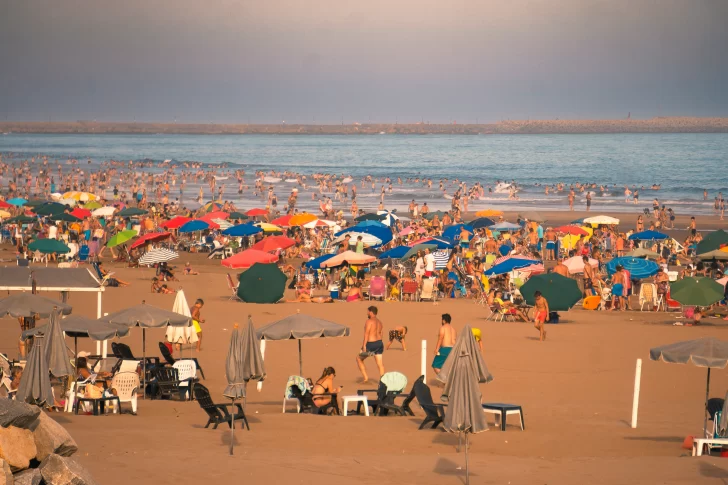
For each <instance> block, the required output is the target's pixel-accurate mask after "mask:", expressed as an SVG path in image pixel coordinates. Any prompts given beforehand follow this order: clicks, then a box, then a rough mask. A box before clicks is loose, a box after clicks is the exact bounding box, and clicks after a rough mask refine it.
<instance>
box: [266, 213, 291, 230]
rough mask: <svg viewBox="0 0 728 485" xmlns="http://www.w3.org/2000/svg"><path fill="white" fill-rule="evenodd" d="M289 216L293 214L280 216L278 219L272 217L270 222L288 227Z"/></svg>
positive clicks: (289, 223)
mask: <svg viewBox="0 0 728 485" xmlns="http://www.w3.org/2000/svg"><path fill="white" fill-rule="evenodd" d="M291 217H293V214H291V215H287V216H281V217H279V218H278V219H273V220H272V221H270V223H271V224H275V225H276V226H285V227H288V226H290V225H291Z"/></svg>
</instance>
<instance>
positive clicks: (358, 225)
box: [355, 221, 389, 229]
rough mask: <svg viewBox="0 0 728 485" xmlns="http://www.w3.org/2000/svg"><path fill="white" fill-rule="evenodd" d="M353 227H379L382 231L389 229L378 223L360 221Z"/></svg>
mask: <svg viewBox="0 0 728 485" xmlns="http://www.w3.org/2000/svg"><path fill="white" fill-rule="evenodd" d="M355 227H380V228H382V229H389V227H388V226H387V225H386V224H384V223H382V222H379V221H361V222H359V223H358V224H357V225H356V226H355Z"/></svg>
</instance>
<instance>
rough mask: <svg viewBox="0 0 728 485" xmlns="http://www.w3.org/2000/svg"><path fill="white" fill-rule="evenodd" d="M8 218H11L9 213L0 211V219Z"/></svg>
mask: <svg viewBox="0 0 728 485" xmlns="http://www.w3.org/2000/svg"><path fill="white" fill-rule="evenodd" d="M10 216H11V214H10V212H8V211H6V210H3V209H0V217H2V218H5V217H10Z"/></svg>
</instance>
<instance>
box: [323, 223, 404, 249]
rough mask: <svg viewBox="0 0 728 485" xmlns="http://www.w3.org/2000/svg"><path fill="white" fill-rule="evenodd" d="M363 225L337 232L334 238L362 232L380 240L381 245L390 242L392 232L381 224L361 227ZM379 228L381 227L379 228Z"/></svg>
mask: <svg viewBox="0 0 728 485" xmlns="http://www.w3.org/2000/svg"><path fill="white" fill-rule="evenodd" d="M365 222H376V221H365ZM362 224H364V223H360V224H357V225H356V226H352V227H347V228H346V229H344V230H343V231H339V232H337V233H336V234H334V236H336V237H339V236H341V235H343V234H346V233H347V232H363V233H366V234H371V235H372V236H374V237H376V238H378V239H380V240H381V241H382V245H384V244H387V243H388V242H389V241H391V240H392V231H391V230H390V229H389V228H388V227H387V226H385V225H384V224H382V223H377V224H378V225H374V224H367V225H362ZM380 226H381V227H380Z"/></svg>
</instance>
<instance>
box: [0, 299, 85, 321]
mask: <svg viewBox="0 0 728 485" xmlns="http://www.w3.org/2000/svg"><path fill="white" fill-rule="evenodd" d="M54 308H58V309H59V310H60V311H61V313H63V314H64V315H68V314H69V313H71V305H67V304H65V303H62V302H60V301H57V300H51V299H50V298H46V297H43V296H40V295H34V294H32V293H16V294H14V295H10V296H9V297H7V298H5V299H3V300H0V317H3V316H5V315H10V316H11V317H32V316H33V315H35V314H38V315H39V316H40V317H41V318H47V317H49V316H50V314H51V313H53V309H54Z"/></svg>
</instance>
